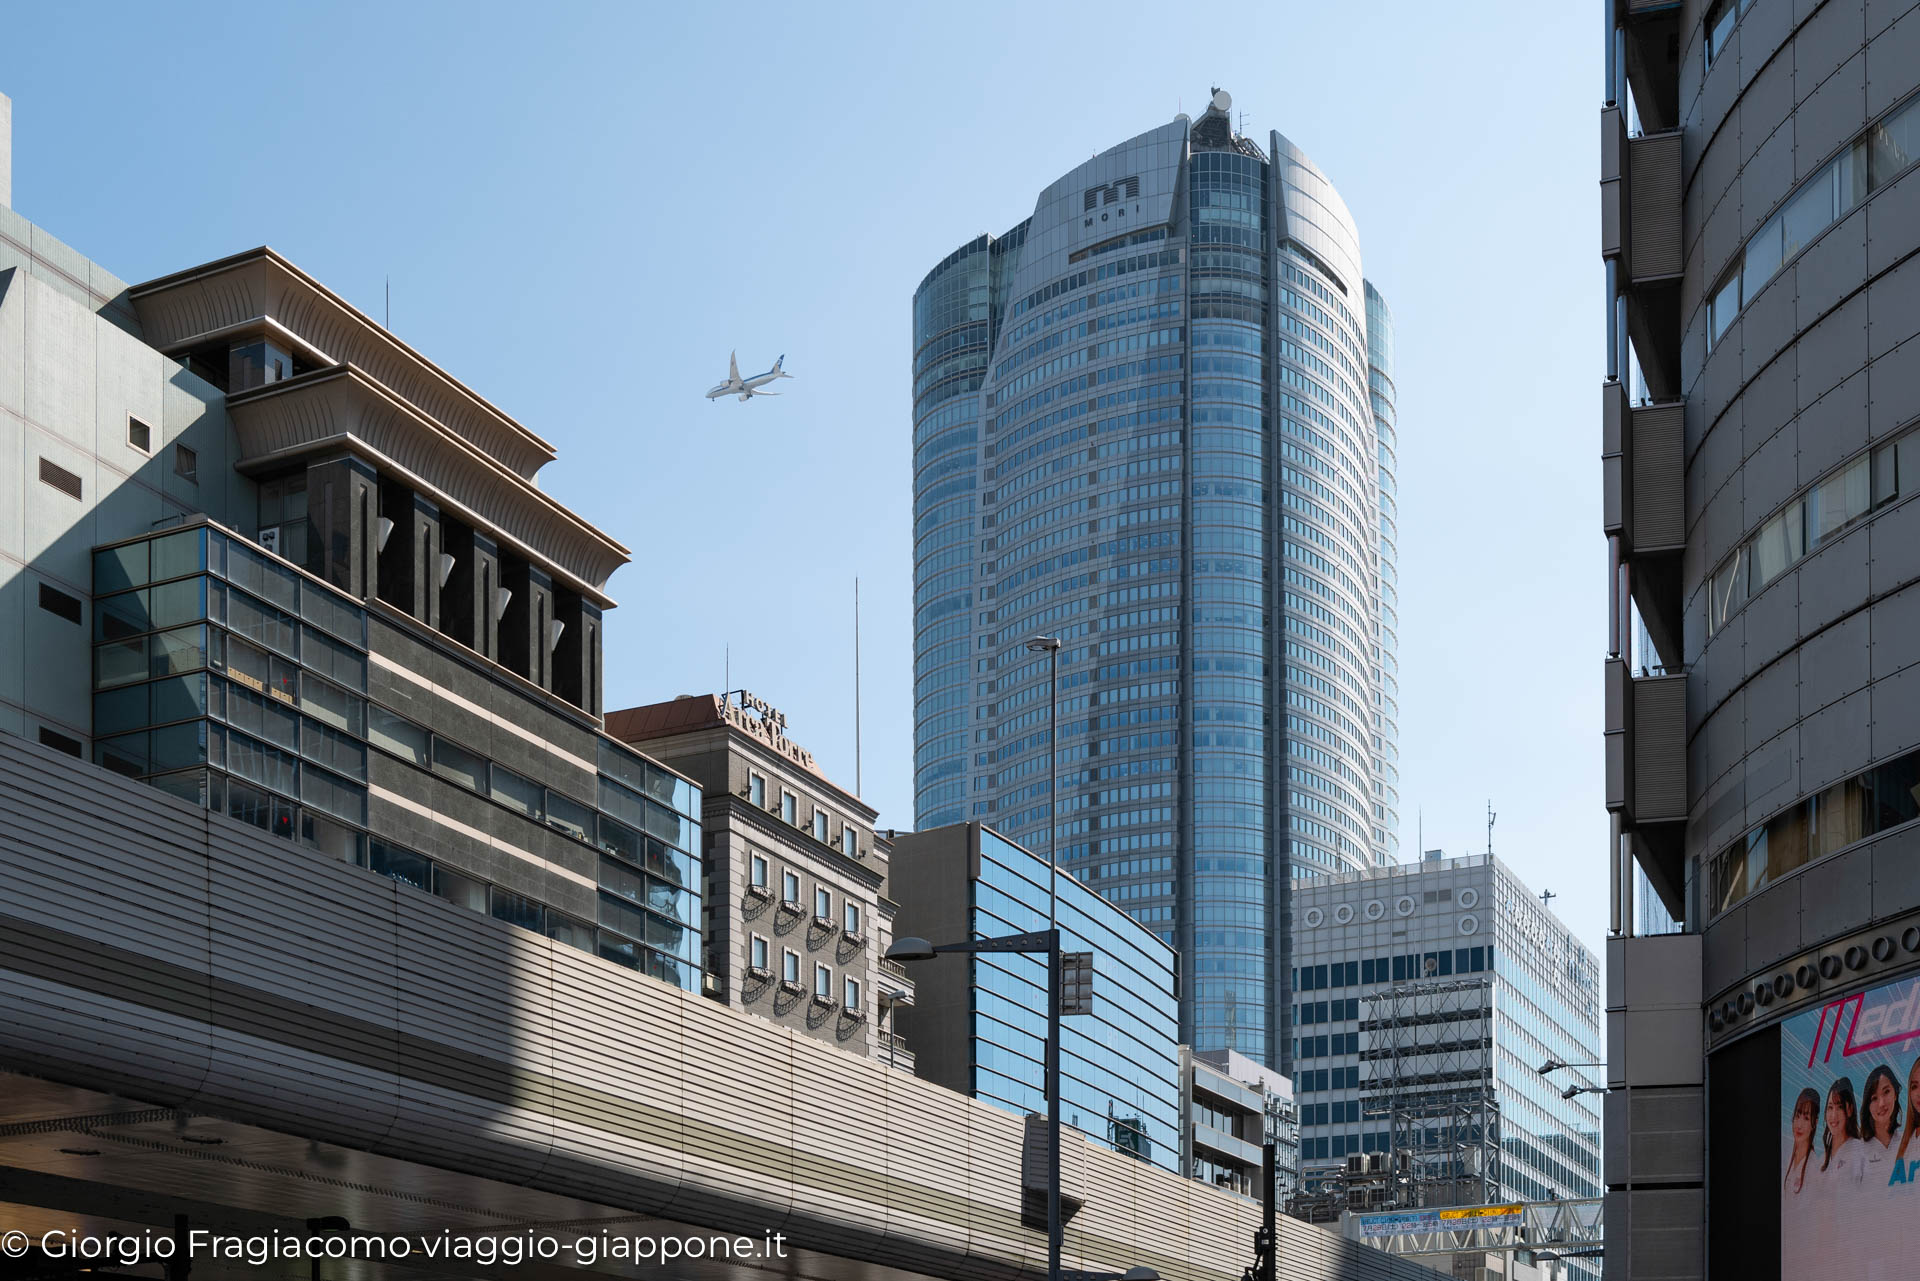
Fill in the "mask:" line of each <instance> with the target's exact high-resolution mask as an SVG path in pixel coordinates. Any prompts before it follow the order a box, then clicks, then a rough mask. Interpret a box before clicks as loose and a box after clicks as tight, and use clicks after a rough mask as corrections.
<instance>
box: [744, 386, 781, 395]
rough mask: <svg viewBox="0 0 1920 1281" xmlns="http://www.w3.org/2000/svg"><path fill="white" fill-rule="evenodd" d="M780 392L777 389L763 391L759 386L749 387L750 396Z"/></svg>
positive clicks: (748, 393)
mask: <svg viewBox="0 0 1920 1281" xmlns="http://www.w3.org/2000/svg"><path fill="white" fill-rule="evenodd" d="M779 394H780V393H779V392H777V391H761V390H760V389H759V388H758V387H749V388H747V395H749V396H778V395H779Z"/></svg>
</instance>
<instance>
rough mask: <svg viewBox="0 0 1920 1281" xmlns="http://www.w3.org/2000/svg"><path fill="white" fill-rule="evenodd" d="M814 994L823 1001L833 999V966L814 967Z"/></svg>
mask: <svg viewBox="0 0 1920 1281" xmlns="http://www.w3.org/2000/svg"><path fill="white" fill-rule="evenodd" d="M813 994H814V995H815V996H817V997H819V998H820V999H821V1000H823V1001H831V1000H832V999H833V968H832V967H831V966H827V965H816V966H814V967H813Z"/></svg>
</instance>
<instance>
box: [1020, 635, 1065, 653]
mask: <svg viewBox="0 0 1920 1281" xmlns="http://www.w3.org/2000/svg"><path fill="white" fill-rule="evenodd" d="M1027 648H1028V649H1029V650H1030V651H1032V652H1033V653H1035V654H1044V653H1047V652H1049V651H1051V650H1057V649H1059V648H1060V638H1059V637H1058V636H1035V637H1034V638H1033V639H1032V640H1029V641H1028V642H1027Z"/></svg>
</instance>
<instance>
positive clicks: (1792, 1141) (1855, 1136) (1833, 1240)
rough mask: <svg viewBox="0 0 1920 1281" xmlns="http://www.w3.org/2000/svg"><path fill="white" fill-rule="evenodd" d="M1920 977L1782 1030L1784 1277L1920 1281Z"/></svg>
mask: <svg viewBox="0 0 1920 1281" xmlns="http://www.w3.org/2000/svg"><path fill="white" fill-rule="evenodd" d="M1916 1092H1920V978H1910V979H1902V980H1900V981H1898V982H1895V983H1887V984H1883V985H1882V986H1880V987H1876V988H1870V989H1868V990H1867V991H1865V992H1860V993H1856V994H1855V995H1853V996H1848V997H1843V998H1840V999H1839V1000H1834V1001H1828V1002H1827V1003H1826V1004H1824V1005H1822V1006H1821V1007H1820V1008H1819V1009H1815V1010H1808V1011H1806V1012H1804V1013H1802V1014H1797V1015H1795V1016H1794V1017H1793V1018H1791V1019H1788V1020H1786V1021H1785V1022H1784V1023H1782V1024H1781V1027H1780V1111H1779V1124H1780V1275H1781V1276H1782V1277H1812V1276H1816V1275H1832V1276H1836V1277H1845V1278H1849V1281H1853V1279H1857V1281H1895V1279H1896V1278H1920V1254H1917V1253H1916V1252H1915V1250H1914V1246H1913V1242H1912V1238H1911V1225H1912V1221H1913V1216H1914V1215H1915V1213H1916V1212H1920V1133H1916V1131H1920V1108H1916V1106H1915V1104H1916V1103H1917V1102H1920V1099H1917V1098H1916Z"/></svg>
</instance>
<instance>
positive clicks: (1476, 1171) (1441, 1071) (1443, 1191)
mask: <svg viewBox="0 0 1920 1281" xmlns="http://www.w3.org/2000/svg"><path fill="white" fill-rule="evenodd" d="M1360 1005H1361V1009H1360V1060H1361V1064H1362V1080H1361V1091H1362V1093H1361V1100H1360V1108H1361V1115H1362V1116H1364V1117H1366V1118H1369V1119H1374V1120H1380V1119H1384V1120H1386V1121H1387V1122H1388V1132H1389V1135H1390V1138H1389V1144H1390V1150H1391V1153H1392V1156H1391V1158H1390V1159H1389V1160H1388V1161H1385V1162H1383V1163H1382V1164H1384V1165H1386V1166H1387V1167H1388V1169H1389V1170H1390V1171H1391V1175H1392V1176H1393V1177H1390V1178H1388V1179H1387V1180H1385V1181H1384V1182H1385V1187H1386V1188H1390V1189H1391V1192H1389V1193H1388V1194H1387V1196H1386V1197H1384V1198H1380V1199H1384V1200H1386V1201H1388V1203H1389V1204H1391V1205H1394V1206H1396V1207H1406V1208H1411V1207H1426V1206H1447V1205H1460V1206H1465V1205H1486V1204H1491V1203H1493V1202H1496V1201H1498V1200H1499V1199H1500V1197H1501V1169H1500V1162H1501V1150H1502V1146H1501V1133H1500V1101H1499V1097H1498V1095H1497V1093H1496V1091H1495V1088H1494V1024H1493V1020H1494V1008H1493V978H1492V976H1490V975H1479V976H1475V977H1472V978H1448V979H1423V980H1416V981H1412V982H1401V983H1395V984H1393V985H1392V986H1391V987H1386V988H1382V989H1380V990H1379V991H1376V992H1373V993H1371V994H1369V995H1367V996H1363V997H1362V998H1361V999H1360ZM1384 1172H1385V1171H1383V1173H1384ZM1376 1196H1378V1194H1376ZM1369 1199H1372V1198H1369ZM1353 1208H1359V1207H1353ZM1368 1208H1371V1207H1368Z"/></svg>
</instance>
